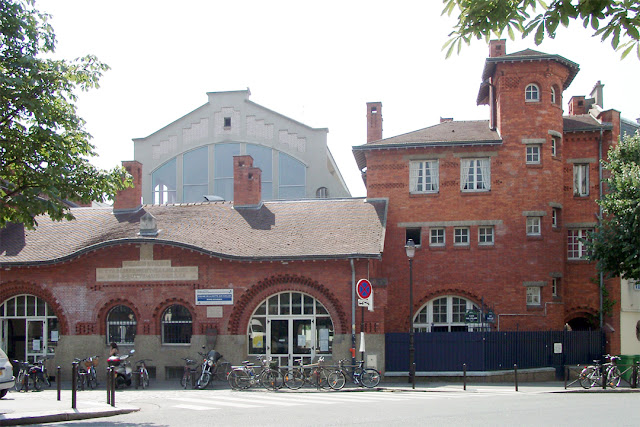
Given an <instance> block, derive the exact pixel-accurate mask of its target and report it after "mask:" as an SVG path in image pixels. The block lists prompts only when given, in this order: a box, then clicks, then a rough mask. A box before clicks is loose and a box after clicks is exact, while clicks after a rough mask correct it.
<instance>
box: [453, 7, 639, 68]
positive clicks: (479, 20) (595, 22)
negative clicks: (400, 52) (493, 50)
mask: <svg viewBox="0 0 640 427" xmlns="http://www.w3.org/2000/svg"><path fill="white" fill-rule="evenodd" d="M443 3H444V10H443V11H442V13H443V14H445V13H446V14H448V15H449V16H450V15H451V14H452V13H454V11H455V10H457V11H458V12H459V15H458V17H457V19H458V23H457V24H456V25H455V27H454V31H452V32H451V33H450V34H449V40H448V41H447V42H446V43H445V45H444V47H443V49H447V58H448V57H449V56H451V54H452V53H453V51H454V50H455V49H456V48H457V51H458V53H459V52H460V49H461V47H462V42H463V41H464V42H465V43H466V44H467V45H468V44H469V43H470V42H471V39H472V38H474V37H475V38H476V39H481V38H486V39H487V40H488V39H489V37H491V36H492V35H494V36H496V37H501V36H502V33H503V32H504V31H505V30H506V31H507V33H508V35H509V38H511V40H513V39H514V33H515V32H519V33H522V38H526V37H527V36H529V35H530V34H534V40H535V43H536V45H539V44H540V43H542V41H543V40H544V38H545V36H546V37H549V38H554V37H555V35H556V30H557V28H558V24H562V25H563V26H565V27H568V26H569V23H570V22H571V21H574V20H581V21H582V24H583V26H584V27H585V28H587V27H589V26H591V29H592V30H593V35H594V36H600V37H601V39H602V41H604V40H606V39H608V38H611V46H612V47H613V49H615V50H619V51H621V52H622V59H624V58H625V57H626V56H627V55H628V54H629V53H630V52H631V51H632V50H634V49H635V50H636V51H637V55H638V58H640V33H639V32H638V28H640V13H639V12H640V2H638V1H632V0H579V1H572V0H552V1H551V3H550V4H548V5H547V4H546V3H545V2H544V1H542V0H443ZM540 9H541V10H542V13H539V14H535V13H536V11H537V10H540Z"/></svg>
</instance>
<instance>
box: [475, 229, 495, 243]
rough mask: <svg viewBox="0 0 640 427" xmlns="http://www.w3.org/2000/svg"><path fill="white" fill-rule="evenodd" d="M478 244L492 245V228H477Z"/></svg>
mask: <svg viewBox="0 0 640 427" xmlns="http://www.w3.org/2000/svg"><path fill="white" fill-rule="evenodd" d="M478 244H480V245H493V227H478Z"/></svg>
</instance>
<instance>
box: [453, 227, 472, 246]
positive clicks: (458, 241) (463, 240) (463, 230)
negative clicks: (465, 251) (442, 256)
mask: <svg viewBox="0 0 640 427" xmlns="http://www.w3.org/2000/svg"><path fill="white" fill-rule="evenodd" d="M453 244H454V245H468V244H469V228H467V227H456V228H454V229H453Z"/></svg>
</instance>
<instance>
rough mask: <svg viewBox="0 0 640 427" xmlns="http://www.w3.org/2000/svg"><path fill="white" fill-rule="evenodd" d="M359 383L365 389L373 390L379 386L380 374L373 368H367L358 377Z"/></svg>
mask: <svg viewBox="0 0 640 427" xmlns="http://www.w3.org/2000/svg"><path fill="white" fill-rule="evenodd" d="M360 383H361V384H362V385H363V386H365V387H367V388H373V387H376V386H377V385H378V384H380V372H378V371H377V370H375V369H373V368H367V369H365V370H364V371H362V374H361V375H360Z"/></svg>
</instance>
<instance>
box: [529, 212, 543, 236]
mask: <svg viewBox="0 0 640 427" xmlns="http://www.w3.org/2000/svg"><path fill="white" fill-rule="evenodd" d="M527 235H528V236H539V235H540V217H539V216H530V217H527Z"/></svg>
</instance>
